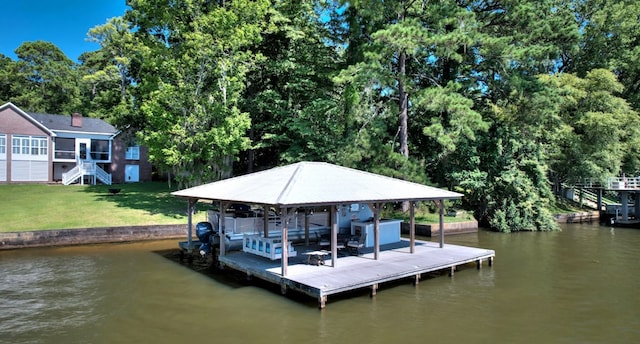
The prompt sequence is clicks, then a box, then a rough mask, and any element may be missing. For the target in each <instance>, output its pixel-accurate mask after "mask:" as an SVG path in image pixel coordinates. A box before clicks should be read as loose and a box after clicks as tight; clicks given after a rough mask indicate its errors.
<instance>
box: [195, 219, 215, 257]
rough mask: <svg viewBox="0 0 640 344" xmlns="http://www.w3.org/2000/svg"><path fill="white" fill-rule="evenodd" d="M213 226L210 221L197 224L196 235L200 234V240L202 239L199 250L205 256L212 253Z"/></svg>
mask: <svg viewBox="0 0 640 344" xmlns="http://www.w3.org/2000/svg"><path fill="white" fill-rule="evenodd" d="M213 234H215V232H214V231H213V226H212V225H211V223H209V222H198V224H196V235H197V236H198V240H200V247H199V248H198V250H199V251H200V256H202V258H204V257H205V256H206V255H207V254H208V253H211V242H212V239H213Z"/></svg>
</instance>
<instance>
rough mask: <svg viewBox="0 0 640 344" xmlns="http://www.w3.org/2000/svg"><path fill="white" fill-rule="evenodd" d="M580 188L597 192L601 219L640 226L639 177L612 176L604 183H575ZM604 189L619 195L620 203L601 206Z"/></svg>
mask: <svg viewBox="0 0 640 344" xmlns="http://www.w3.org/2000/svg"><path fill="white" fill-rule="evenodd" d="M576 186H577V187H579V188H582V189H591V190H595V191H596V192H597V198H596V207H597V209H598V210H599V211H603V209H604V211H603V214H602V215H601V220H604V221H605V222H609V224H611V225H618V226H630V227H636V226H640V218H639V217H638V214H640V177H626V176H622V177H612V178H609V179H608V180H607V182H606V184H604V185H602V184H599V183H596V182H591V181H587V182H583V183H580V184H578V185H576ZM604 191H613V192H616V193H617V194H618V195H619V198H620V203H615V204H613V203H610V202H609V203H608V204H606V205H605V206H604V207H603V205H604V204H603V197H602V194H603V192H604Z"/></svg>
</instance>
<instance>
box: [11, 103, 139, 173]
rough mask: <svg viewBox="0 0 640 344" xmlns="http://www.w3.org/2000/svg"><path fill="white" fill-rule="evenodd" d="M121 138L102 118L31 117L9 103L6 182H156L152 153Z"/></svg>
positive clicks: (46, 115) (78, 116) (37, 114)
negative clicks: (153, 173)
mask: <svg viewBox="0 0 640 344" xmlns="http://www.w3.org/2000/svg"><path fill="white" fill-rule="evenodd" d="M120 136H122V135H120V132H119V131H118V130H117V129H116V128H114V127H113V126H112V125H110V124H109V123H107V122H105V121H103V120H101V119H97V118H87V117H83V116H82V115H80V114H78V113H74V114H72V115H70V116H65V115H52V114H39V113H27V112H25V111H23V110H21V109H20V108H19V107H17V106H16V105H14V104H12V103H6V104H4V105H1V106H0V183H24V182H62V183H63V184H65V185H68V184H71V183H81V184H84V183H85V182H88V183H91V184H95V183H97V182H101V183H103V184H112V183H125V182H138V181H148V180H151V164H150V162H149V161H148V150H147V149H146V148H145V147H141V146H137V145H128V144H127V142H125V140H123V139H122V138H121V137H120Z"/></svg>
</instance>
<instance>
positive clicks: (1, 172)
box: [0, 160, 7, 182]
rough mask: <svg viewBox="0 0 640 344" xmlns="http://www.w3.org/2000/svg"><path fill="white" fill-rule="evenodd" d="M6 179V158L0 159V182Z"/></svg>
mask: <svg viewBox="0 0 640 344" xmlns="http://www.w3.org/2000/svg"><path fill="white" fill-rule="evenodd" d="M6 181H7V160H0V182H6Z"/></svg>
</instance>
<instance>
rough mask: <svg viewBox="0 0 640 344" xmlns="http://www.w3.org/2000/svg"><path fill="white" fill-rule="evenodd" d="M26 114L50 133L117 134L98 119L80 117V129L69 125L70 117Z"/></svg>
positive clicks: (110, 126)
mask: <svg viewBox="0 0 640 344" xmlns="http://www.w3.org/2000/svg"><path fill="white" fill-rule="evenodd" d="M28 114H29V116H31V117H32V118H33V119H34V120H36V121H37V122H38V123H40V124H42V125H44V126H45V127H47V128H48V129H49V130H51V131H70V132H82V133H96V134H108V135H113V134H115V133H117V132H118V131H117V130H116V128H114V127H113V126H112V125H111V124H109V123H107V122H105V121H103V120H101V119H99V118H90V117H82V127H74V126H72V125H71V116H70V115H69V116H65V115H51V114H43V113H33V112H28Z"/></svg>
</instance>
